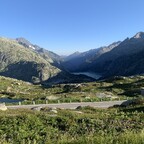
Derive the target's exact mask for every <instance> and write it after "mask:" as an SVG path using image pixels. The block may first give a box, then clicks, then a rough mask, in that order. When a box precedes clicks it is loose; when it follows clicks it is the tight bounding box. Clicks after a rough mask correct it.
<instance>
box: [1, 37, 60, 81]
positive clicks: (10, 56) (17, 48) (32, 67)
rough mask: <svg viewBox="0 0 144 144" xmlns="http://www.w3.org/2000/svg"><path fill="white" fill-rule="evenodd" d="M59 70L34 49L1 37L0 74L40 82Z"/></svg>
mask: <svg viewBox="0 0 144 144" xmlns="http://www.w3.org/2000/svg"><path fill="white" fill-rule="evenodd" d="M59 72H60V70H59V69H58V68H56V67H54V66H52V65H51V64H50V63H49V62H48V61H47V60H46V59H44V58H43V57H42V56H41V55H39V54H38V53H36V52H34V51H33V49H27V48H26V47H25V46H23V45H21V44H19V43H18V42H17V41H16V40H12V39H7V38H0V75H4V76H8V77H13V78H17V79H21V80H24V81H29V82H33V83H39V82H42V81H45V80H47V79H48V78H50V77H52V76H54V75H56V74H57V73H59Z"/></svg>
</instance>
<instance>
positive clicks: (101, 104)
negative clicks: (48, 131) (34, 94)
mask: <svg viewBox="0 0 144 144" xmlns="http://www.w3.org/2000/svg"><path fill="white" fill-rule="evenodd" d="M123 102H124V101H104V102H81V103H59V104H36V105H15V106H14V105H13V106H7V107H8V108H9V109H19V108H27V109H31V108H33V107H50V108H63V109H75V108H77V107H78V106H82V107H84V106H92V107H96V108H108V107H110V106H113V105H116V104H118V105H120V104H121V103H123Z"/></svg>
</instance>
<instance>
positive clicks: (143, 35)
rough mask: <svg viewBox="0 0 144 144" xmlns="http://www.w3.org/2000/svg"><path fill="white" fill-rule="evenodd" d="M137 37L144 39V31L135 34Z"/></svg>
mask: <svg viewBox="0 0 144 144" xmlns="http://www.w3.org/2000/svg"><path fill="white" fill-rule="evenodd" d="M134 38H135V39H144V32H138V33H137V34H136V35H135V36H134Z"/></svg>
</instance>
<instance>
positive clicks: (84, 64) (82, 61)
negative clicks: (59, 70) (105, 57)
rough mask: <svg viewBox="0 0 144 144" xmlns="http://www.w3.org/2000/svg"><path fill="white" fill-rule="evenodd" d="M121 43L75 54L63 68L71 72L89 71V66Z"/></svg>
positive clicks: (66, 61)
mask: <svg viewBox="0 0 144 144" xmlns="http://www.w3.org/2000/svg"><path fill="white" fill-rule="evenodd" d="M119 44H120V41H118V42H115V43H113V44H111V45H109V46H105V47H100V48H97V49H92V50H89V51H87V52H83V53H74V54H72V55H70V56H68V57H67V58H65V61H64V62H63V63H62V65H63V67H64V68H65V69H67V70H68V71H71V72H76V71H87V68H88V66H89V65H90V64H91V63H92V62H93V61H95V60H97V59H98V58H99V57H100V56H101V55H102V54H104V53H107V52H109V51H110V50H112V49H113V48H114V47H116V46H118V45H119Z"/></svg>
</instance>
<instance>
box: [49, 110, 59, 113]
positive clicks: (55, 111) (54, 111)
mask: <svg viewBox="0 0 144 144" xmlns="http://www.w3.org/2000/svg"><path fill="white" fill-rule="evenodd" d="M50 112H53V113H55V114H57V113H58V112H57V110H54V109H52V110H50Z"/></svg>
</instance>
